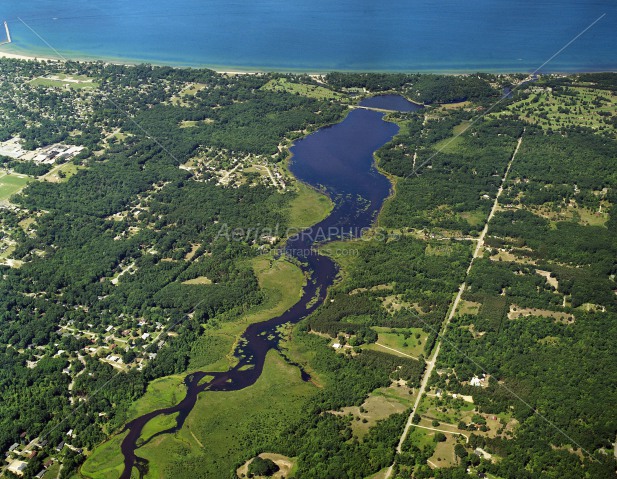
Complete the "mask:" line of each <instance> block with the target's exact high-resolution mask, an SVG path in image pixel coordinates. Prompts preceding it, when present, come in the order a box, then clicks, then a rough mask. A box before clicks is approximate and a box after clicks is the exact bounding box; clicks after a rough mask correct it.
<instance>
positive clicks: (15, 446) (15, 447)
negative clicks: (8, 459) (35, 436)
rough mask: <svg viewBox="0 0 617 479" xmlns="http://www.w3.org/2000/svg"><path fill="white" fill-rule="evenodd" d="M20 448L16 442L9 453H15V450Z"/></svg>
mask: <svg viewBox="0 0 617 479" xmlns="http://www.w3.org/2000/svg"><path fill="white" fill-rule="evenodd" d="M18 447H19V443H18V442H16V443H15V444H13V445H12V446H11V447H9V452H13V451H14V450H15V449H17V448H18Z"/></svg>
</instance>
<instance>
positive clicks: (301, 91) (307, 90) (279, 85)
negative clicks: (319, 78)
mask: <svg viewBox="0 0 617 479" xmlns="http://www.w3.org/2000/svg"><path fill="white" fill-rule="evenodd" d="M261 89H262V90H269V91H277V92H287V93H292V94H297V95H302V96H307V97H309V98H317V99H319V100H337V99H343V98H344V96H343V95H341V94H340V93H337V92H335V91H332V90H330V89H329V88H325V87H322V86H318V85H310V84H306V83H295V82H290V81H289V80H287V79H286V78H275V79H274V80H270V81H269V82H268V83H266V84H265V85H264V86H262V87H261Z"/></svg>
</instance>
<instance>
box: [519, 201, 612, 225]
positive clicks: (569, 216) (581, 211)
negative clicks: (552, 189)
mask: <svg viewBox="0 0 617 479" xmlns="http://www.w3.org/2000/svg"><path fill="white" fill-rule="evenodd" d="M524 209H526V210H528V211H531V212H532V213H533V214H535V215H538V216H541V217H542V218H546V219H548V220H551V221H576V222H577V223H578V224H580V225H582V226H605V225H606V222H607V221H608V219H609V214H608V213H607V210H609V209H610V205H609V204H605V205H604V210H605V211H604V212H600V211H592V210H590V209H589V208H583V207H579V206H578V205H577V204H576V203H574V202H571V203H570V204H568V205H567V206H563V205H554V204H550V203H547V204H545V205H543V206H536V207H530V206H527V207H525V208H524Z"/></svg>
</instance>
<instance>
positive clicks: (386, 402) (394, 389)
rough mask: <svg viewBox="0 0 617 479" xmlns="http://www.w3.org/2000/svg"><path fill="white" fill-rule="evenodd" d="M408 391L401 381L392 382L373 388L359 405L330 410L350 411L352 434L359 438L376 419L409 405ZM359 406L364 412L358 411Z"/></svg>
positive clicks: (412, 397) (345, 412) (342, 412)
mask: <svg viewBox="0 0 617 479" xmlns="http://www.w3.org/2000/svg"><path fill="white" fill-rule="evenodd" d="M410 391H411V389H410V388H408V387H407V386H405V385H403V384H401V383H393V384H392V385H391V386H390V387H387V388H379V389H377V390H375V391H374V392H373V393H371V395H370V396H369V397H368V398H367V399H366V401H364V403H362V406H360V407H358V406H350V407H345V408H343V409H342V410H341V411H330V412H331V413H332V414H336V415H341V416H344V415H347V414H350V413H351V414H352V415H353V417H354V420H353V421H352V424H351V428H352V431H353V434H354V436H356V437H358V438H359V439H361V438H363V437H364V436H365V435H366V434H367V433H368V430H369V429H370V428H371V427H373V426H374V425H375V424H377V421H379V420H381V419H386V418H388V417H390V416H391V415H392V414H397V413H401V412H403V411H405V410H406V409H407V408H408V407H410V406H411V404H412V400H413V399H414V395H413V394H410ZM360 408H362V409H363V410H364V411H365V412H360ZM358 418H359V420H358ZM364 420H366V422H364Z"/></svg>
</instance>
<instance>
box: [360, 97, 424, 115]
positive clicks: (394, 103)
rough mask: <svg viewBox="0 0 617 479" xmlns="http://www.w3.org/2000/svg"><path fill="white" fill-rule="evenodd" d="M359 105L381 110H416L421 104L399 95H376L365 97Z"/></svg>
mask: <svg viewBox="0 0 617 479" xmlns="http://www.w3.org/2000/svg"><path fill="white" fill-rule="evenodd" d="M359 105H360V106H367V107H369V108H379V109H381V110H394V111H416V110H420V109H421V108H422V105H419V104H417V103H412V102H410V101H409V100H408V99H407V98H403V97H402V96H400V95H377V96H372V97H370V98H365V99H364V100H362V101H361V102H360V103H359Z"/></svg>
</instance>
